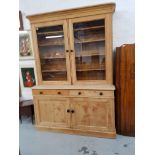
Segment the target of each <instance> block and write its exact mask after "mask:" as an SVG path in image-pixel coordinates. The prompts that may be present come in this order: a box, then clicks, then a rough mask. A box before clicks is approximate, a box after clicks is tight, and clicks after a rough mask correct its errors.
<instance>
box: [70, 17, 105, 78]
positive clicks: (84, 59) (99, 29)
mask: <svg viewBox="0 0 155 155" xmlns="http://www.w3.org/2000/svg"><path fill="white" fill-rule="evenodd" d="M73 28H74V48H75V59H76V76H77V80H105V77H106V75H105V74H106V72H105V21H104V19H101V20H95V21H88V22H81V23H74V24H73Z"/></svg>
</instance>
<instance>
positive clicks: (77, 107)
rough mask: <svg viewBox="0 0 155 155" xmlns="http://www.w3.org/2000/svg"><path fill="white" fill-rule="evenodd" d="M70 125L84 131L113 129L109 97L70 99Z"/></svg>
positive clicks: (111, 104) (112, 108) (111, 103)
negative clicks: (71, 111)
mask: <svg viewBox="0 0 155 155" xmlns="http://www.w3.org/2000/svg"><path fill="white" fill-rule="evenodd" d="M71 103H72V104H71V109H72V110H73V113H72V116H71V119H72V120H71V127H72V128H74V129H81V130H86V131H88V130H89V131H106V130H108V131H110V129H111V130H113V129H114V118H113V117H114V115H113V113H114V107H113V101H112V100H111V99H97V98H73V99H71Z"/></svg>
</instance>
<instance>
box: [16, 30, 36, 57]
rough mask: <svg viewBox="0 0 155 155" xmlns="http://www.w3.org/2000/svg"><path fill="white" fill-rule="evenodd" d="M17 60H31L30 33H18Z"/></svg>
mask: <svg viewBox="0 0 155 155" xmlns="http://www.w3.org/2000/svg"><path fill="white" fill-rule="evenodd" d="M19 58H20V59H33V58H34V56H33V50H32V39H31V31H19Z"/></svg>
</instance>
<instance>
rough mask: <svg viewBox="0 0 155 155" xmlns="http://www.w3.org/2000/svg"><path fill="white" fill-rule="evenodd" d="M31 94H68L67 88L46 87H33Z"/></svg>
mask: <svg viewBox="0 0 155 155" xmlns="http://www.w3.org/2000/svg"><path fill="white" fill-rule="evenodd" d="M32 92H33V95H56V96H68V95H69V91H68V90H48V89H33V90H32Z"/></svg>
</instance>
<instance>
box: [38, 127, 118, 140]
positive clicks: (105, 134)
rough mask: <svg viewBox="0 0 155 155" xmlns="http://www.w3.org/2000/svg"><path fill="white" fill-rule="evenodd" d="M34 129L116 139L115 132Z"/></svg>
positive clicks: (49, 128) (48, 128)
mask: <svg viewBox="0 0 155 155" xmlns="http://www.w3.org/2000/svg"><path fill="white" fill-rule="evenodd" d="M35 128H36V129H37V130H39V131H50V132H51V131H52V132H56V133H64V134H76V135H82V136H93V137H98V138H116V131H115V130H114V131H111V132H108V131H105V132H95V131H84V130H77V129H70V128H66V129H61V128H51V127H42V126H35Z"/></svg>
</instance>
